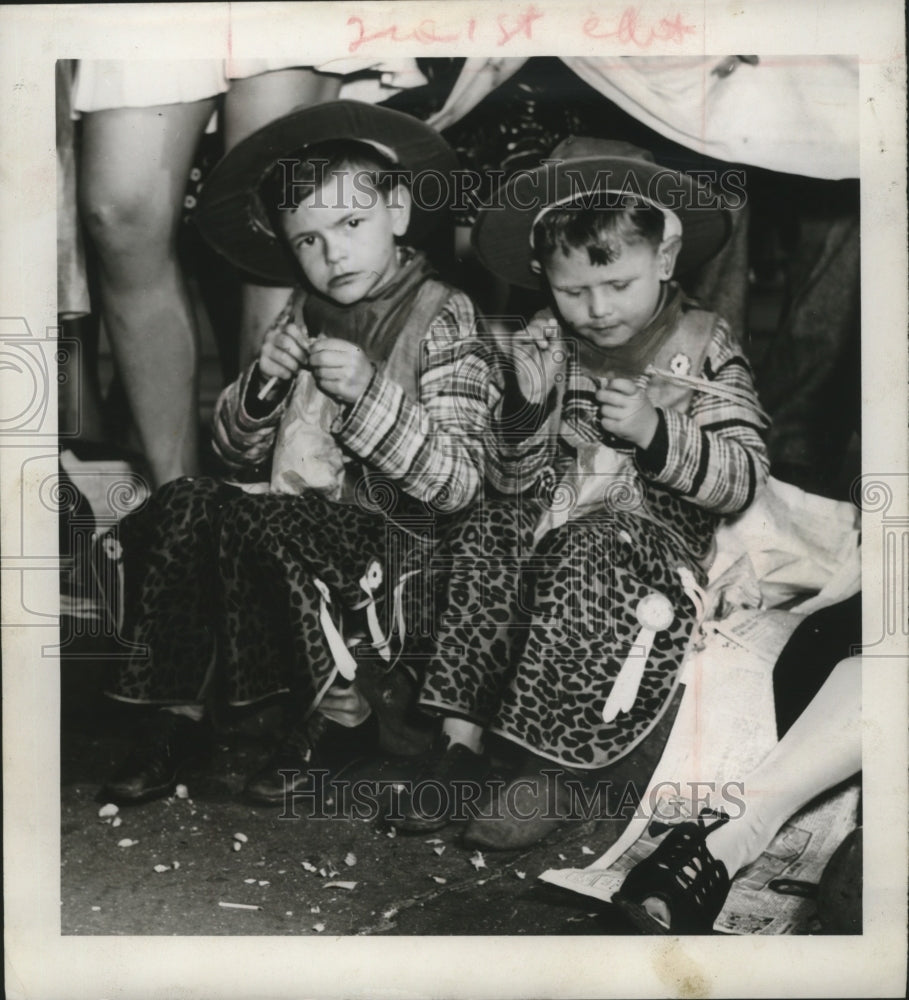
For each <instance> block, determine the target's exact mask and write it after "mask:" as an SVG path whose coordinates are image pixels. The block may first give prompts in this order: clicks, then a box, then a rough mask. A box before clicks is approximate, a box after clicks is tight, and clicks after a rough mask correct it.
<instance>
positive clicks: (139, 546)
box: [109, 478, 425, 713]
mask: <svg viewBox="0 0 909 1000" xmlns="http://www.w3.org/2000/svg"><path fill="white" fill-rule="evenodd" d="M117 530H118V536H119V541H120V543H121V546H122V550H123V561H124V608H125V614H124V622H123V626H122V632H123V638H124V639H126V640H128V641H129V642H131V643H134V644H135V647H134V652H133V654H132V655H131V656H130V658H129V660H128V661H127V662H125V663H124V665H123V667H122V668H121V669H120V671H119V676H118V677H117V679H116V682H115V684H114V685H113V688H112V690H111V691H109V694H111V695H112V696H113V697H115V698H117V699H119V700H123V701H130V702H137V703H157V704H179V703H198V702H199V701H201V700H203V698H204V697H206V696H207V695H208V694H210V693H214V694H216V695H217V696H218V697H219V698H221V699H224V700H225V701H226V702H227V703H228V704H232V705H246V704H251V703H253V702H256V701H259V700H261V699H263V698H267V697H269V696H271V695H273V694H278V693H282V692H290V694H291V695H292V697H293V699H294V701H295V703H297V704H298V706H299V708H300V710H301V711H303V712H304V713H305V712H307V711H309V710H311V709H312V707H313V706H314V705H315V704H316V703H317V700H318V697H319V695H320V693H321V692H322V691H324V689H325V688H326V687H327V686H328V685H329V684H330V682H331V680H332V678H333V677H334V674H335V669H336V668H335V663H334V658H333V656H332V654H331V651H330V649H329V647H328V644H327V641H326V638H325V633H324V631H323V629H322V627H321V624H320V620H319V612H320V593H319V591H318V590H317V588H316V585H315V583H314V578H318V579H319V580H321V581H322V583H323V584H324V585H325V586H326V587H327V588H328V591H329V594H330V597H331V609H332V618H333V619H334V620H335V621H337V619H338V614H339V611H340V610H341V609H344V608H352V607H354V606H356V605H357V604H360V603H362V601H363V600H364V598H365V597H366V594H365V592H364V591H363V590H362V589H361V587H360V580H361V578H362V577H363V576H364V574H365V571H366V569H367V566H369V564H370V563H372V562H377V563H379V564H380V565H382V566H384V567H385V569H386V572H395V573H398V574H400V573H403V572H405V571H406V570H407V568H408V566H409V565H411V560H415V561H416V563H419V560H420V558H421V557H420V552H421V551H423V549H425V544H424V542H423V541H421V540H420V539H419V538H418V537H417V535H415V534H414V533H413V532H412V531H409V530H407V528H406V527H403V528H402V527H401V524H400V523H398V522H394V521H392V520H391V519H390V518H388V517H386V516H384V515H383V514H382V513H381V512H377V511H372V510H368V509H364V508H363V507H361V506H355V505H340V504H335V503H331V502H330V501H328V500H326V499H325V498H323V497H322V496H321V495H320V494H317V493H313V492H310V493H305V494H301V495H299V496H288V495H283V494H247V493H244V492H243V491H242V490H240V489H238V488H236V487H232V486H228V485H225V484H222V483H219V482H217V481H215V480H212V479H205V478H199V479H180V480H177V481H175V482H172V483H168V484H167V485H166V486H164V487H162V488H161V489H160V490H158V491H157V492H156V493H155V494H154V495H153V497H152V498H151V500H150V502H149V504H148V505H147V506H146V507H145V508H143V509H142V510H141V511H138V512H136V513H135V514H132V515H130V516H129V517H127V518H125V519H124V521H123V522H121V524H120V526H119V528H118V529H117ZM391 556H393V558H391V559H390V557H391ZM389 561H391V563H392V564H393V565H391V566H390V565H389ZM381 589H382V591H383V592H384V590H385V589H387V588H381ZM386 603H387V602H386ZM382 617H383V622H382V624H383V626H387V624H388V623H387V622H386V621H384V618H386V617H387V616H386V615H384V614H383V615H382Z"/></svg>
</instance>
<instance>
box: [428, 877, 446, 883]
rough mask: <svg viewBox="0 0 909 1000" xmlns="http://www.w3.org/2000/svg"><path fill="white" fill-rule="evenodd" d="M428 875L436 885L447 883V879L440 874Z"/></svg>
mask: <svg viewBox="0 0 909 1000" xmlns="http://www.w3.org/2000/svg"><path fill="white" fill-rule="evenodd" d="M429 877H430V878H431V879H432V880H433V882H435V883H436V884H437V885H447V884H448V879H447V878H443V877H442V876H441V875H430V876H429Z"/></svg>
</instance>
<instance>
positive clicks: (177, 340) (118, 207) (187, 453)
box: [80, 98, 215, 486]
mask: <svg viewBox="0 0 909 1000" xmlns="http://www.w3.org/2000/svg"><path fill="white" fill-rule="evenodd" d="M214 107H215V101H214V98H211V99H207V100H203V101H195V102H192V103H189V104H168V105H161V106H158V107H148V108H113V109H110V110H104V111H94V112H91V113H89V114H86V115H84V123H83V149H82V162H81V173H80V202H81V207H82V212H83V219H84V222H85V226H86V229H87V231H88V232H89V234H90V236H91V238H92V239H93V240H94V243H95V246H96V248H97V251H98V256H99V286H100V293H101V309H102V313H103V317H104V323H105V328H106V330H107V333H108V336H109V337H110V341H111V347H112V349H113V352H114V357H115V359H116V362H117V366H118V369H119V371H120V376H121V378H122V380H123V384H124V387H125V389H126V393H127V397H128V399H129V402H130V406H131V408H132V412H133V417H134V419H135V422H136V426H137V429H138V432H139V438H140V440H141V442H142V448H143V450H144V452H145V456H146V459H147V461H148V465H149V469H150V471H151V476H152V479H153V480H154V484H155V485H156V486H159V485H161V484H162V483H166V482H168V481H170V480H172V479H176V478H179V477H180V476H184V475H193V474H195V473H196V472H197V463H198V456H197V438H198V405H197V396H198V356H199V351H198V330H197V328H196V322H195V318H194V315H193V308H192V303H191V300H190V297H189V293H188V291H187V287H186V284H185V281H184V279H183V275H182V274H181V271H180V267H179V264H178V262H177V255H176V238H177V228H178V224H179V218H180V210H181V207H182V198H183V191H184V185H185V183H186V178H187V175H188V173H189V169H190V166H191V164H192V157H193V154H194V152H195V149H196V145H197V143H198V140H199V137H200V136H201V134H202V131H203V129H204V128H205V124H206V122H207V121H208V119H209V117H210V116H211V114H212V112H213V110H214Z"/></svg>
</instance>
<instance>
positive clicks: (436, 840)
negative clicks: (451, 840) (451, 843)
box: [423, 837, 445, 844]
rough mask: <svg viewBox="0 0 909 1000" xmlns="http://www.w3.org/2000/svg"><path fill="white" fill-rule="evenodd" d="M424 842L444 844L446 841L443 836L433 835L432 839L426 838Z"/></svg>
mask: <svg viewBox="0 0 909 1000" xmlns="http://www.w3.org/2000/svg"><path fill="white" fill-rule="evenodd" d="M423 843H424V844H444V843H445V841H444V840H442V839H441V837H432V838H431V839H430V840H424V841H423Z"/></svg>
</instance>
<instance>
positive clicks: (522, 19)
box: [498, 4, 543, 45]
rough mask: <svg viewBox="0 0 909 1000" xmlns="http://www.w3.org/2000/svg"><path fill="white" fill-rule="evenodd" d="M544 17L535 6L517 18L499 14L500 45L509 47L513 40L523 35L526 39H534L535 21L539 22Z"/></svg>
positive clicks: (531, 6)
mask: <svg viewBox="0 0 909 1000" xmlns="http://www.w3.org/2000/svg"><path fill="white" fill-rule="evenodd" d="M542 16H543V14H542V12H541V11H539V10H537V9H536V7H534V6H533V4H531V5H530V6H529V7H528V8H527V9H526V10H525V11H524V12H523V13H522V14H518V15H517V17H509V15H507V14H499V17H498V24H499V41H498V44H499V45H507V44H508V42H510V41H511V40H512V38H517V36H518V35H520V34H522V33H523V35H524V37H525V38H530V39H532V38H533V24H534V21H538V20H539V19H540V18H541V17H542Z"/></svg>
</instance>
